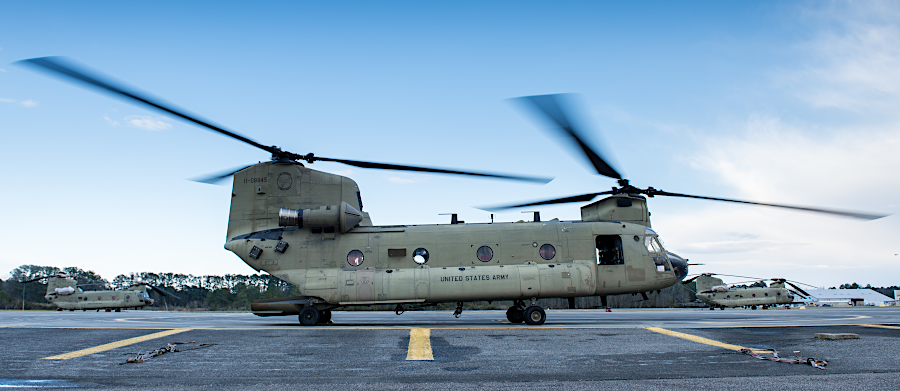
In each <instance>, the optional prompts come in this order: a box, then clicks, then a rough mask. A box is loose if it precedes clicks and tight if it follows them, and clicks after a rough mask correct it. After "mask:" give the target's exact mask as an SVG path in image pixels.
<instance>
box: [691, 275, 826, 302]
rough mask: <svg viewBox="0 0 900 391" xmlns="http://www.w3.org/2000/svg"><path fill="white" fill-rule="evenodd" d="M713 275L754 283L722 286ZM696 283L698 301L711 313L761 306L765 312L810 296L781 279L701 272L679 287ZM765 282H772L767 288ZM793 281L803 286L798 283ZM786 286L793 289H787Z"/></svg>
mask: <svg viewBox="0 0 900 391" xmlns="http://www.w3.org/2000/svg"><path fill="white" fill-rule="evenodd" d="M715 275H718V276H726V277H740V278H752V279H754V281H748V282H750V283H752V284H751V285H749V286H748V285H744V284H746V283H747V282H739V283H736V284H725V282H724V281H723V280H722V279H721V278H716V277H713V276H715ZM695 280H696V281H697V292H696V293H697V299H699V300H700V301H702V302H704V303H706V304H708V305H709V309H711V310H714V309H716V308H719V309H722V310H724V309H725V307H731V308H736V307H749V308H750V309H754V310H755V309H756V308H757V307H762V309H767V308H769V307H773V306H776V305H784V304H792V303H794V298H795V297H796V296H799V297H802V298H804V299H805V298H807V297H809V293H806V291H804V290H803V289H801V288H800V287H798V286H797V285H795V284H793V283H792V282H791V281H788V280H786V279H784V278H768V279H761V278H754V277H743V276H732V275H729V274H716V273H703V274H700V275H698V276H695V277H693V278H690V279H688V280H685V281H683V282H682V284H688V283H690V282H691V281H695ZM766 281H771V283H769V284H768V285H766ZM793 282H796V283H797V284H803V283H802V282H799V281H793ZM738 284H742V285H738ZM785 284H787V285H789V286H790V287H791V288H793V289H788V288H786V287H785ZM803 285H809V284H803ZM809 286H812V285H809Z"/></svg>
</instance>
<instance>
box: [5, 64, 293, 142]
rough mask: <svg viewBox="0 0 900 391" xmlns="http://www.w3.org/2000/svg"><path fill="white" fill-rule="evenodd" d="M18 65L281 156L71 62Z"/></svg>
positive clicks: (238, 135) (245, 138) (243, 137)
mask: <svg viewBox="0 0 900 391" xmlns="http://www.w3.org/2000/svg"><path fill="white" fill-rule="evenodd" d="M17 63H20V64H23V65H27V66H31V67H34V68H36V69H39V70H42V71H45V72H49V73H51V74H54V75H56V76H62V77H65V78H68V79H69V80H75V81H79V82H82V83H86V84H88V85H91V86H93V87H96V88H99V89H101V90H104V91H107V92H109V93H112V94H115V95H118V96H120V97H124V98H128V99H129V100H132V101H135V102H138V103H142V104H144V105H147V106H150V107H153V108H155V109H157V110H162V111H164V112H166V113H169V114H172V115H175V116H178V117H180V118H183V119H185V120H187V121H190V122H193V123H195V124H197V125H200V126H203V127H205V128H207V129H209V130H212V131H214V132H218V133H221V134H223V135H226V136H228V137H231V138H233V139H236V140H240V141H243V142H245V143H247V144H250V145H252V146H254V147H257V148H259V149H262V150H264V151H266V152H269V153H271V154H276V153H277V152H280V151H279V150H278V149H277V148H274V147H269V146H266V145H262V144H260V143H258V142H256V141H253V140H251V139H249V138H247V137H245V136H242V135H240V134H237V133H235V132H232V131H230V130H226V129H224V128H222V127H219V126H216V125H213V124H211V123H209V122H207V121H204V120H200V119H198V118H197V117H196V116H193V115H188V114H186V113H185V112H184V111H183V110H180V109H178V110H176V109H174V108H172V107H171V106H168V105H164V104H162V103H160V102H159V101H158V100H154V99H151V98H149V97H148V96H147V95H146V94H144V93H140V92H138V91H136V90H134V89H128V88H126V87H124V86H122V85H120V84H118V83H116V82H113V81H111V80H109V78H106V77H103V76H100V75H99V74H98V73H97V72H91V71H88V70H87V69H85V68H84V67H79V66H76V65H75V64H73V63H72V62H71V61H68V60H66V59H64V58H63V57H40V58H31V59H27V60H21V61H17Z"/></svg>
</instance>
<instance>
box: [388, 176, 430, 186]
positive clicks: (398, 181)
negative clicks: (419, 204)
mask: <svg viewBox="0 0 900 391" xmlns="http://www.w3.org/2000/svg"><path fill="white" fill-rule="evenodd" d="M385 179H387V180H388V182H391V183H393V184H396V185H411V184H413V183H422V182H425V179H424V178H401V177H397V176H391V177H385Z"/></svg>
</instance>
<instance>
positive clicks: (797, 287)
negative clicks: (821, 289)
mask: <svg viewBox="0 0 900 391" xmlns="http://www.w3.org/2000/svg"><path fill="white" fill-rule="evenodd" d="M785 283H786V284H788V285H790V286H791V287H793V288H794V289H796V290H797V291H799V292H800V293H802V294H803V295H804V296H809V293H806V291H804V290H803V289H800V287H799V286H796V285H794V284H792V283H790V282H789V281H785Z"/></svg>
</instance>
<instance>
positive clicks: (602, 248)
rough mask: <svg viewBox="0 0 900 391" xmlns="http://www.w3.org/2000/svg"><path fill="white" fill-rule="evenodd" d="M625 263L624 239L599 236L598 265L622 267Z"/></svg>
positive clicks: (612, 236) (616, 236)
mask: <svg viewBox="0 0 900 391" xmlns="http://www.w3.org/2000/svg"><path fill="white" fill-rule="evenodd" d="M624 263H625V257H624V256H623V253H622V238H621V237H620V236H619V235H599V236H597V264H598V265H622V264H624Z"/></svg>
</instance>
